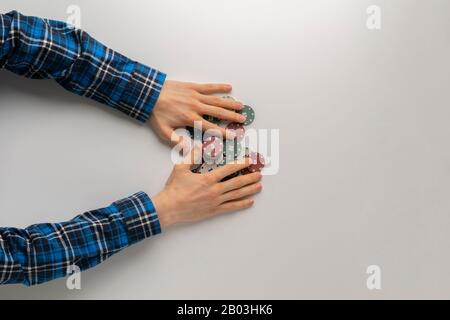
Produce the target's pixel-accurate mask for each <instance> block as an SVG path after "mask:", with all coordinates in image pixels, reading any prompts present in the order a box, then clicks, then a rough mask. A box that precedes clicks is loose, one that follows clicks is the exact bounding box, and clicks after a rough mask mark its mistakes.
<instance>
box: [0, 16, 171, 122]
mask: <svg viewBox="0 0 450 320" xmlns="http://www.w3.org/2000/svg"><path fill="white" fill-rule="evenodd" d="M0 68H5V69H7V70H10V71H12V72H14V73H16V74H19V75H22V76H25V77H28V78H33V79H54V80H56V81H57V82H58V83H59V84H60V85H61V86H63V87H64V88H65V89H67V90H69V91H71V92H73V93H76V94H78V95H81V96H85V97H88V98H90V99H93V100H96V101H98V102H100V103H103V104H106V105H108V106H110V107H113V108H115V109H117V110H119V111H121V112H123V113H125V114H126V115H128V116H130V117H132V118H135V119H137V120H139V121H141V122H145V121H147V119H148V117H149V115H150V112H151V110H152V109H153V107H154V105H155V103H156V100H157V99H158V96H159V93H160V90H161V88H162V85H163V84H164V81H165V77H166V75H165V74H164V73H162V72H160V71H158V70H156V69H153V68H150V67H148V66H146V65H143V64H141V63H138V62H136V61H133V60H131V59H129V58H127V57H125V56H123V55H121V54H120V53H118V52H115V51H113V50H111V49H109V48H107V47H106V46H104V45H103V44H101V43H100V42H98V41H96V40H95V39H93V38H92V37H91V36H89V35H88V34H87V33H86V32H83V31H82V30H79V29H76V28H74V27H73V26H71V25H68V24H66V23H64V22H60V21H54V20H48V19H41V18H36V17H28V16H24V15H22V14H20V13H18V12H16V11H12V12H10V13H7V14H3V15H2V14H0Z"/></svg>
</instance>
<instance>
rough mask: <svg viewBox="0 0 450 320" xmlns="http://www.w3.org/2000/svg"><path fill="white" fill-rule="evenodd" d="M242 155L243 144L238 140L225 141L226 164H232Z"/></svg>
mask: <svg viewBox="0 0 450 320" xmlns="http://www.w3.org/2000/svg"><path fill="white" fill-rule="evenodd" d="M241 153H242V144H241V143H240V142H239V141H237V140H227V141H225V148H224V153H223V155H224V159H225V163H228V162H232V161H234V160H236V159H237V158H239V156H240V155H241Z"/></svg>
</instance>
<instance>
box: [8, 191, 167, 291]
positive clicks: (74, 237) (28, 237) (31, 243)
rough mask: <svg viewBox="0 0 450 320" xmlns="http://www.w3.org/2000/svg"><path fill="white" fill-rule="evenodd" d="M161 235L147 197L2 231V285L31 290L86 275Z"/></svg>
mask: <svg viewBox="0 0 450 320" xmlns="http://www.w3.org/2000/svg"><path fill="white" fill-rule="evenodd" d="M160 232H161V226H160V223H159V220H158V217H157V214H156V212H155V208H154V206H153V203H152V201H151V200H150V198H149V197H148V196H147V195H146V194H145V193H143V192H140V193H136V194H134V195H132V196H130V197H128V198H125V199H122V200H119V201H116V202H114V203H113V204H112V205H110V206H109V207H106V208H102V209H97V210H92V211H88V212H85V213H83V214H81V215H79V216H77V217H75V218H74V219H72V220H70V221H68V222H63V223H43V224H36V225H32V226H29V227H28V228H25V229H16V228H0V284H14V283H22V284H25V285H27V286H30V285H35V284H40V283H43V282H46V281H49V280H53V279H56V278H60V277H64V276H66V275H68V274H69V273H70V272H71V271H73V270H78V268H79V270H81V271H83V270H86V269H88V268H91V267H94V266H96V265H97V264H99V263H101V262H102V261H103V260H105V259H106V258H108V257H110V256H111V255H113V254H114V253H116V252H118V251H120V250H122V249H124V248H125V247H128V246H130V245H132V244H134V243H136V242H138V241H140V240H142V239H145V238H148V237H150V236H152V235H156V234H158V233H160Z"/></svg>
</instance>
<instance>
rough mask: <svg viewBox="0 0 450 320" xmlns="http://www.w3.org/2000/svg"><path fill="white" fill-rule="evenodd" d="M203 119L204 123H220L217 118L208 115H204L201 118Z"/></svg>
mask: <svg viewBox="0 0 450 320" xmlns="http://www.w3.org/2000/svg"><path fill="white" fill-rule="evenodd" d="M203 119H205V120H206V121H209V122H212V123H214V124H219V123H220V121H221V120H220V119H219V118H216V117H213V116H210V115H208V114H205V115H204V116H203Z"/></svg>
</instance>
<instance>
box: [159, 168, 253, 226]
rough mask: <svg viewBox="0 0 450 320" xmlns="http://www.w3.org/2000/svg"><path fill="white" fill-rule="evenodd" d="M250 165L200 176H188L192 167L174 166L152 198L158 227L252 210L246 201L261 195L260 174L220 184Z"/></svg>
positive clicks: (249, 201)
mask: <svg viewBox="0 0 450 320" xmlns="http://www.w3.org/2000/svg"><path fill="white" fill-rule="evenodd" d="M249 165H250V161H249V159H246V160H245V162H244V161H240V162H239V163H237V162H236V163H231V164H227V165H225V166H223V167H220V168H218V169H216V170H214V171H211V172H208V173H203V174H199V173H193V172H191V167H192V165H191V164H184V163H183V164H177V165H175V167H174V169H173V171H172V174H171V175H170V177H169V179H168V181H167V183H166V186H165V188H164V190H163V191H161V192H160V193H159V194H158V195H156V196H155V197H153V198H152V201H153V204H154V205H155V208H156V212H157V214H158V217H159V220H160V223H161V227H162V228H163V229H164V228H167V227H168V226H171V225H173V224H176V223H179V222H193V221H198V220H203V219H206V218H209V217H212V216H216V215H219V214H222V213H226V212H231V211H237V210H241V209H245V208H249V207H251V206H252V205H253V203H254V201H253V200H252V199H249V198H248V197H249V196H252V195H254V194H256V193H258V192H260V191H261V189H262V185H261V183H260V182H259V181H260V180H261V178H262V175H261V173H259V172H256V173H251V174H247V175H242V176H238V177H235V178H232V179H230V180H227V181H224V182H221V180H222V179H223V178H225V177H227V176H229V175H231V174H233V173H234V172H237V171H239V170H242V169H244V168H246V167H248V166H249Z"/></svg>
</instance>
